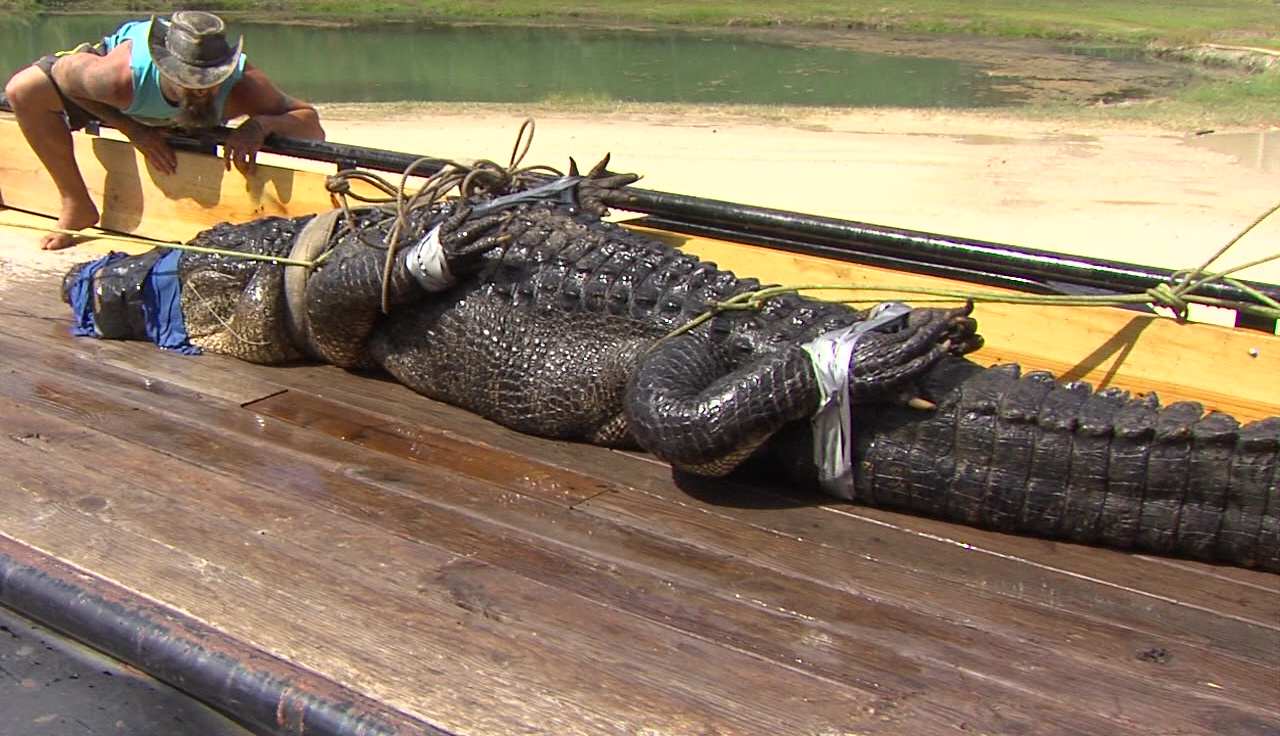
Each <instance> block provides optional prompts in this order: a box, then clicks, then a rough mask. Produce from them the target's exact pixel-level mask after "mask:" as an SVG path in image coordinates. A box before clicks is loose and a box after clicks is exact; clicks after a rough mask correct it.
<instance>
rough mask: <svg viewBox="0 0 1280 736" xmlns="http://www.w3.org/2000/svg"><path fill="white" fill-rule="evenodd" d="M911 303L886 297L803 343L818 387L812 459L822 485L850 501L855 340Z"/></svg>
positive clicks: (895, 317) (903, 311)
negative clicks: (856, 318) (861, 316)
mask: <svg viewBox="0 0 1280 736" xmlns="http://www.w3.org/2000/svg"><path fill="white" fill-rule="evenodd" d="M910 311H911V307H909V306H907V305H906V304H903V303H902V302H885V303H883V304H880V305H878V306H876V307H875V308H874V309H872V310H871V314H870V315H868V316H867V319H865V320H863V321H862V322H859V323H857V324H855V325H850V326H849V327H845V328H843V329H839V330H834V331H832V332H828V333H827V334H825V335H820V336H818V337H816V338H814V339H813V340H812V341H811V342H808V343H806V344H804V345H802V346H801V347H803V348H804V350H805V352H807V353H809V357H810V358H811V359H812V361H813V372H814V373H815V374H816V375H817V377H818V384H819V385H820V386H821V387H822V403H821V405H820V406H819V407H818V411H817V412H816V413H814V415H813V418H812V419H811V420H810V422H811V423H812V425H813V461H814V463H815V464H816V465H817V466H818V480H819V482H820V483H821V484H822V489H823V490H824V491H826V492H827V493H830V494H831V495H833V496H837V497H839V498H844V499H848V500H850V501H852V500H853V499H854V497H855V495H856V490H857V489H855V488H854V482H853V416H852V413H851V411H850V406H849V361H850V360H851V359H852V357H853V348H854V346H855V345H856V344H857V343H858V340H859V339H860V338H861V337H862V336H863V335H864V334H866V333H867V332H868V331H870V330H877V329H880V328H882V327H885V326H886V325H889V324H891V323H892V322H893V321H894V320H898V319H902V318H904V317H906V316H907V314H908V313H909V312H910Z"/></svg>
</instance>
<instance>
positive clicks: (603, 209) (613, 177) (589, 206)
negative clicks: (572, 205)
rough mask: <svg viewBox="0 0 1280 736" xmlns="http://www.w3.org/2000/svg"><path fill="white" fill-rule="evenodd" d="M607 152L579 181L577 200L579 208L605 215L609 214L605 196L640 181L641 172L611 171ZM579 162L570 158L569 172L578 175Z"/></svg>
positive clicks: (601, 215)
mask: <svg viewBox="0 0 1280 736" xmlns="http://www.w3.org/2000/svg"><path fill="white" fill-rule="evenodd" d="M610 155H611V154H608V153H606V154H605V155H604V158H602V159H600V162H599V163H597V164H596V165H595V166H592V167H591V170H590V171H588V172H587V175H586V176H585V177H583V179H582V181H580V182H578V186H577V200H578V207H579V209H582V210H585V211H587V212H590V213H592V214H594V215H597V216H600V217H603V216H604V215H606V214H608V212H609V206H608V205H607V204H605V202H604V198H605V197H606V196H608V194H609V193H610V192H612V191H613V190H615V189H622V188H623V187H626V186H630V185H631V184H634V183H636V182H637V181H640V175H639V174H617V173H614V172H612V171H609V156H610ZM577 171H578V162H577V161H574V160H573V159H572V158H570V159H569V173H570V175H571V176H576V175H577Z"/></svg>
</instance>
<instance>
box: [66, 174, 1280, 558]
mask: <svg viewBox="0 0 1280 736" xmlns="http://www.w3.org/2000/svg"><path fill="white" fill-rule="evenodd" d="M634 179H635V177H632V176H629V175H614V174H610V173H609V172H607V171H605V170H604V166H603V165H602V166H598V167H597V168H596V169H595V170H593V171H592V172H591V174H590V175H588V176H586V177H577V176H576V175H571V176H570V177H565V178H563V179H561V180H559V181H558V182H556V183H555V184H554V185H552V186H546V187H543V188H542V189H541V190H540V191H533V192H528V191H525V192H499V193H486V194H472V195H470V196H466V197H459V198H456V199H451V200H447V201H441V202H436V203H432V204H430V205H429V206H422V207H416V208H412V209H408V210H407V211H406V210H405V209H404V208H400V209H397V208H383V209H378V208H364V209H360V210H354V211H348V210H343V211H335V212H333V213H330V214H328V215H320V216H317V217H314V218H312V217H306V218H299V219H283V218H265V219H261V220H257V221H254V222H250V223H246V224H243V225H230V224H223V225H219V226H217V227H214V228H212V229H210V230H207V231H205V232H203V233H201V234H200V235H198V236H197V237H196V238H195V239H194V240H193V241H192V242H191V243H190V245H194V246H204V247H206V248H211V249H217V250H218V251H219V252H218V253H217V254H214V253H210V252H204V251H202V250H186V249H184V250H182V251H166V250H157V251H153V252H151V253H147V254H143V255H140V256H119V255H118V254H117V255H115V256H112V257H108V258H106V259H101V260H99V261H96V262H94V263H92V264H82V265H80V266H77V267H75V268H74V269H72V270H71V272H69V273H68V275H67V277H66V279H64V284H63V292H64V296H65V297H66V298H67V300H68V301H69V302H70V303H71V305H72V307H73V309H74V311H75V312H76V315H77V319H78V324H79V325H80V327H81V329H82V331H83V332H85V333H86V334H88V333H91V334H96V335H98V336H101V337H114V338H131V339H146V338H150V339H153V340H155V341H156V342H159V343H160V344H162V345H165V346H168V347H184V348H185V347H188V346H194V347H196V348H201V349H204V350H209V351H212V352H218V353H225V354H229V355H233V356H236V357H239V358H242V359H245V360H249V361H254V362H259V363H285V362H289V361H296V360H304V359H312V360H322V361H326V362H329V363H333V364H335V365H339V366H343V367H348V368H368V367H375V366H377V367H381V368H382V369H383V370H385V371H387V372H388V373H390V374H391V375H392V376H394V377H395V378H396V379H397V380H399V381H400V382H402V383H404V384H405V385H407V386H409V387H410V388H412V389H414V390H415V391H417V392H419V393H422V394H424V395H426V396H429V397H432V398H435V399H439V400H442V401H445V402H448V403H451V404H454V405H457V406H461V407H463V408H466V409H469V410H471V411H474V412H477V413H479V414H481V415H483V416H486V417H488V418H490V419H492V420H494V421H497V422H500V423H502V424H504V425H506V426H509V427H512V428H514V429H516V430H519V431H522V432H527V433H530V434H536V435H541V436H546V437H555V438H561V439H571V440H578V441H584V442H591V443H596V444H601V445H608V446H617V447H639V448H642V449H644V450H647V451H649V452H651V453H653V454H654V455H655V456H657V457H659V458H662V459H663V460H665V461H667V462H669V463H671V464H672V466H674V467H675V468H677V469H678V470H680V471H682V472H689V473H695V474H699V475H712V476H719V475H725V474H728V473H731V472H733V471H734V470H735V468H738V467H739V466H740V465H741V464H743V463H744V462H748V461H751V462H753V463H772V465H773V467H776V468H782V469H785V470H786V471H787V472H788V473H790V474H792V475H793V476H794V477H795V478H797V479H799V480H801V481H803V482H805V483H816V484H821V485H822V486H823V487H825V488H826V489H827V490H828V491H830V492H832V493H833V494H835V495H838V496H841V497H844V498H849V499H853V500H855V501H856V502H858V503H863V504H867V505H872V506H876V507H881V508H888V509H895V510H902V511H909V512H913V513H920V514H927V515H930V516H935V517H939V518H944V519H949V520H953V521H956V522H961V523H965V524H972V525H978V526H983V527H987V528H991V529H996V530H1001V531H1006V532H1010V533H1020V534H1030V535H1037V536H1043V537H1048V538H1056V539H1065V540H1071V541H1077V542H1083V543H1090V544H1099V545H1105V546H1110V547H1116V548H1120V549H1127V550H1136V551H1142V552H1148V553H1155V554H1162V555H1170V556H1177V557H1188V558H1193V559H1200V560H1205V561H1213V562H1223V563H1230V564H1235V565H1240V566H1244V567H1254V568H1259V569H1263V570H1268V571H1272V572H1280V496H1278V494H1277V486H1278V485H1280V418H1275V417H1272V418H1269V419H1265V420H1262V421H1257V422H1253V423H1251V424H1248V425H1245V426H1241V424H1240V423H1239V422H1237V421H1236V420H1235V419H1233V418H1231V417H1230V416H1227V415H1225V414H1220V413H1206V412H1205V411H1204V409H1203V408H1202V406H1201V405H1199V404H1196V403H1192V402H1180V403H1175V404H1172V405H1169V406H1163V407H1162V406H1161V405H1160V404H1159V403H1158V401H1157V399H1156V398H1155V397H1154V396H1146V397H1143V398H1134V397H1132V396H1130V395H1129V394H1128V393H1126V392H1123V391H1119V390H1115V389H1104V390H1099V391H1094V390H1092V389H1091V388H1090V387H1089V386H1088V385H1086V384H1082V383H1065V384H1062V383H1059V382H1057V381H1055V380H1054V378H1053V376H1051V375H1050V374H1048V373H1042V372H1031V373H1026V374H1023V373H1022V372H1021V371H1020V370H1019V369H1018V368H1017V366H997V367H994V368H985V367H982V366H979V365H978V364H976V363H974V362H972V361H971V360H969V359H967V358H965V357H964V356H965V354H967V353H969V352H971V351H972V350H974V349H975V348H976V347H978V346H979V345H980V342H981V341H980V339H979V338H978V336H977V332H976V323H975V321H974V320H973V319H972V317H970V315H969V309H968V308H958V309H910V308H907V307H906V306H905V305H898V304H890V305H882V306H881V307H878V308H876V309H874V310H865V311H859V310H856V309H853V308H851V307H848V306H845V305H841V304H835V303H829V302H824V301H818V300H814V299H809V298H806V297H803V296H799V295H796V294H793V293H784V294H780V295H777V296H772V297H769V298H768V299H766V300H764V301H763V302H762V303H761V304H760V305H759V308H758V309H752V310H724V311H713V307H714V306H715V305H719V304H723V303H724V302H726V301H728V300H730V299H733V298H734V297H736V296H741V295H744V294H747V293H749V292H753V291H756V290H758V289H759V288H760V284H759V283H758V282H757V281H755V280H751V279H742V278H738V277H736V276H734V275H733V274H731V273H728V272H726V271H722V270H719V269H717V268H716V267H715V266H714V265H713V264H710V263H706V262H700V261H698V260H697V259H695V258H694V257H692V256H689V255H687V254H684V253H682V252H680V251H679V250H676V249H674V248H671V247H669V246H667V245H664V244H662V243H659V242H657V241H654V240H652V239H650V238H648V237H646V236H644V235H643V234H640V233H638V232H636V231H633V230H629V229H626V228H623V227H621V226H619V225H616V224H613V223H610V222H607V221H605V220H602V219H601V216H602V215H603V214H604V207H603V205H602V204H601V196H602V194H604V193H606V192H608V191H610V190H613V189H616V188H618V187H623V186H626V185H627V184H629V183H631V182H632V181H634ZM498 195H501V196H498ZM388 243H394V247H389V246H388ZM227 251H231V252H232V254H228V253H226V252H227ZM321 252H325V255H324V257H323V258H322V259H321V260H320V261H319V265H318V266H316V267H315V268H313V269H307V268H305V267H302V266H285V265H281V264H280V263H279V262H278V261H272V260H269V259H262V258H253V259H250V258H245V257H240V256H237V255H235V254H237V253H238V254H245V255H248V256H255V257H274V258H279V259H284V258H286V257H288V256H290V255H293V256H294V257H297V256H298V255H299V254H303V255H304V256H305V257H307V258H314V257H315V256H317V255H318V254H320V253H321ZM174 262H176V268H174V267H172V266H170V267H168V268H169V271H170V273H176V282H165V281H163V280H162V279H161V277H160V274H161V272H162V271H163V270H164V269H165V268H166V265H165V264H170V263H174ZM165 283H168V286H167V287H166V286H165V285H164V284H165ZM166 290H167V291H168V292H170V293H171V297H172V298H171V302H172V304H171V307H173V306H175V305H176V304H178V303H180V307H181V309H180V314H181V319H180V320H178V321H177V322H173V321H170V322H165V320H164V314H165V313H169V314H170V315H171V316H172V314H173V313H176V312H178V311H179V310H177V309H174V308H170V309H168V310H165V309H164V303H165V298H164V294H165V293H166ZM179 294H180V296H179ZM157 305H159V306H157ZM709 312H710V313H711V314H710V316H709V318H708V313H709ZM158 315H159V316H158Z"/></svg>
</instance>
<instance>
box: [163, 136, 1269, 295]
mask: <svg viewBox="0 0 1280 736" xmlns="http://www.w3.org/2000/svg"><path fill="white" fill-rule="evenodd" d="M229 133H230V129H228V128H226V127H219V128H215V129H213V130H210V131H205V132H201V133H196V134H191V135H185V136H184V135H176V134H175V135H174V136H172V137H171V138H170V142H171V143H173V144H174V145H176V146H178V147H180V148H185V149H186V150H198V151H202V152H207V151H209V150H210V149H211V148H212V147H213V146H215V145H217V144H220V143H222V142H223V141H224V140H225V139H226V136H227V135H228V134H229ZM263 150H264V151H266V152H268V153H275V154H280V155H285V156H291V157H293V158H300V159H306V160H312V161H325V162H329V163H335V164H337V165H338V166H340V167H344V168H353V167H357V166H358V167H363V168H368V169H373V170H377V171H387V172H396V173H403V172H405V171H406V170H408V169H409V167H410V166H413V167H414V168H413V171H412V172H411V173H413V174H416V175H419V176H426V175H430V174H434V173H436V172H438V171H440V170H441V169H442V168H443V167H444V166H445V165H447V163H448V162H447V161H445V160H444V159H437V158H425V159H424V158H423V157H420V156H417V155H413V154H408V153H401V152H396V151H387V150H383V149H377V148H368V147H365V146H354V145H350V144H344V143H333V142H330V141H315V140H307V139H300V138H289V137H285V136H278V135H273V136H270V137H269V138H268V139H267V142H266V145H265V146H264V148H263ZM605 201H606V203H607V204H608V205H609V206H611V207H615V208H618V209H624V210H628V211H632V212H638V213H641V214H646V215H654V216H657V217H659V218H661V221H663V222H665V223H666V224H665V225H657V226H659V227H672V228H674V227H678V226H688V227H710V228H715V229H717V230H718V231H719V232H720V233H721V237H724V238H727V239H731V240H732V239H734V238H733V236H734V234H736V233H742V234H744V235H750V236H761V237H773V238H777V239H779V240H782V241H787V242H789V243H793V244H797V249H799V248H801V247H803V246H801V245H799V244H804V243H812V244H813V245H814V246H821V255H822V256H823V257H825V258H836V259H840V260H845V261H855V260H856V258H854V257H853V255H852V254H857V253H875V254H879V255H883V256H887V257H891V258H895V259H900V260H902V261H907V262H911V261H914V262H916V263H919V264H922V265H934V266H943V267H951V268H955V269H957V272H972V273H976V274H984V275H985V276H986V277H1005V278H1010V279H1028V278H1029V279H1036V280H1039V279H1043V280H1046V281H1052V282H1058V283H1064V284H1075V285H1079V286H1082V287H1085V288H1087V289H1096V290H1101V291H1106V292H1116V293H1128V292H1136V291H1142V290H1144V289H1148V288H1152V287H1154V286H1157V285H1159V284H1163V283H1171V282H1172V281H1173V279H1174V276H1175V272H1173V271H1170V270H1168V269H1161V268H1154V267H1150V266H1142V265H1137V264H1132V263H1125V262H1121V261H1111V260H1105V259H1098V258H1090V257H1084V256H1072V255H1065V254H1062V253H1056V252H1053V251H1046V250H1039V249H1035V248H1027V247H1022V246H1014V245H1007V244H1003V243H995V242H990V241H984V240H974V239H969V238H961V237H956V236H951V235H941V234H938V233H928V232H922V231H916V230H907V229H903V228H894V227H886V226H882V225H872V224H868V223H864V222H855V221H851V220H842V219H836V218H830V217H822V216H818V215H808V214H803V213H799V212H793V211H789V210H777V209H771V208H767V207H757V206H752V205H743V204H737V203H733V202H725V201H721V200H714V199H706V198H702V197H691V196H687V195H681V194H672V193H668V192H659V191H654V190H648V189H639V188H632V187H628V188H626V189H624V190H620V191H618V192H616V193H614V194H613V195H611V196H610V197H608V198H607V199H606V200H605ZM817 251H818V249H817V248H816V247H815V249H814V254H815V255H817V254H818V252H817ZM1243 283H1245V285H1246V286H1248V287H1250V288H1252V289H1255V290H1256V291H1257V292H1259V293H1261V294H1264V295H1266V296H1267V297H1269V298H1271V299H1277V300H1280V285H1276V284H1266V283H1261V282H1253V281H1246V282H1243ZM1195 293H1196V294H1199V295H1202V296H1208V297H1213V298H1218V299H1224V300H1230V301H1239V302H1244V303H1250V304H1259V303H1262V302H1261V301H1260V300H1259V299H1257V298H1256V297H1255V296H1254V295H1253V294H1250V293H1249V292H1248V291H1245V290H1242V289H1238V288H1236V287H1234V286H1232V285H1230V284H1224V283H1210V284H1204V285H1201V286H1199V287H1198V288H1197V289H1196V291H1195Z"/></svg>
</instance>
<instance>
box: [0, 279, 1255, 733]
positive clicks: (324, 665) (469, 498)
mask: <svg viewBox="0 0 1280 736" xmlns="http://www.w3.org/2000/svg"><path fill="white" fill-rule="evenodd" d="M58 276H59V275H58V274H56V273H47V274H31V275H21V274H18V275H12V276H10V277H9V278H8V279H7V281H6V284H5V286H4V289H3V290H0V314H2V315H3V317H2V318H0V424H2V425H3V426H4V428H5V432H4V439H5V440H6V441H4V442H0V463H3V466H4V467H5V468H6V471H5V474H4V477H3V480H0V494H2V496H3V499H4V503H3V504H0V532H2V534H0V542H3V544H4V545H6V546H5V547H3V548H0V549H11V550H12V549H23V550H28V551H29V552H30V554H31V555H32V556H34V557H36V558H39V559H46V560H48V561H49V564H51V565H67V566H70V569H72V570H75V571H79V574H80V575H81V576H82V577H83V579H84V580H85V581H87V582H92V583H94V584H98V585H107V586H110V587H112V588H113V589H116V590H119V591H121V594H122V595H126V596H131V597H136V598H137V600H139V601H144V602H148V603H149V604H150V605H153V606H157V607H159V608H160V609H161V610H172V611H173V612H174V613H175V614H181V615H184V616H189V617H190V618H191V619H194V620H195V621H197V622H200V623H203V624H205V625H207V626H208V627H210V628H211V629H212V630H214V631H216V632H219V633H220V635H222V636H225V637H226V638H227V639H228V640H231V641H235V642H240V643H241V644H242V645H243V646H244V647H246V648H251V649H252V650H255V651H260V652H261V653H263V654H264V655H267V656H269V657H271V658H274V659H275V660H276V661H278V662H280V663H281V665H282V666H283V667H285V668H286V669H289V668H294V669H296V671H297V672H298V673H299V677H304V676H305V677H310V678H313V679H318V680H321V681H325V682H329V683H332V684H333V686H334V691H335V692H339V693H346V694H348V695H350V697H351V698H354V699H367V700H368V701H369V702H372V703H376V704H380V707H382V708H385V709H386V711H387V712H388V713H390V714H391V715H390V717H389V718H390V722H392V723H393V725H394V729H395V730H396V731H398V732H400V733H426V732H431V731H432V730H433V729H439V730H443V731H448V732H454V733H464V734H511V733H555V734H601V733H627V734H639V733H647V734H711V733H720V734H728V733H742V734H757V733H758V734H834V733H858V734H861V733H868V734H948V733H985V734H1026V733H1036V734H1094V733H1096V734H1174V733H1176V734H1252V733H1257V734H1264V733H1266V734H1271V733H1276V732H1277V729H1280V702H1278V700H1280V680H1278V678H1280V675H1278V674H1277V673H1280V592H1278V591H1277V587H1278V585H1280V580H1278V578H1277V576H1275V575H1268V574H1261V573H1257V574H1255V573H1251V572H1247V571H1243V570H1236V569H1230V568H1215V567H1210V566H1205V565H1198V564H1189V563H1182V562H1173V561H1168V560H1160V559H1151V558H1143V557H1137V556H1131V555H1126V554H1122V553H1118V552H1112V551H1106V550H1098V549H1091V548H1086V547H1080V546H1073V545H1065V544H1054V543H1050V542H1045V541H1039V540H1031V539H1023V538H1017V537H1009V536H1004V535H1000V534H994V533H986V532H981V531H974V530H970V529H965V528H961V527H956V526H951V525H947V524H943V523H938V522H933V521H929V520H924V519H917V518H909V517H903V516H899V515H895V514H890V513H884V512H877V511H872V510H867V509H863V508H858V507H854V506H849V505H845V504H841V503H834V502H830V501H829V500H828V499H825V498H823V497H819V496H815V495H811V494H807V493H799V492H794V491H793V490H792V489H789V488H785V487H749V486H745V485H735V484H732V483H719V482H702V483H697V484H690V483H684V482H677V481H676V479H673V476H672V473H671V471H670V470H669V468H667V467H666V466H664V465H662V464H660V463H657V462H655V461H653V460H652V459H651V458H648V457H646V456H643V455H640V454H629V453H620V452H612V451H607V450H602V449H599V448H593V447H583V446H578V445H571V444H566V443H559V442H551V441H544V440H538V439H534V438H529V437H525V436H521V435H518V434H514V433H512V432H509V431H506V430H504V429H502V428H499V427H497V426H495V425H493V424H490V423H488V422H486V421H484V420H481V419H478V418H476V417H475V416H472V415H470V414H467V413H465V412H462V411H459V410H456V409H453V408H450V407H447V406H443V405H440V404H438V403H435V402H432V401H429V400H427V399H425V398H422V397H420V396H417V395H415V394H413V393H411V392H410V391H408V390H407V389H405V388H403V387H401V386H399V385H397V384H395V383H392V382H389V381H386V380H382V379H380V378H378V377H373V376H360V375H354V374H350V373H347V372H344V371H342V370H338V369H335V368H332V367H323V366H302V367H287V368H269V367H262V366H255V365H249V364H245V363H241V362H238V361H235V360H233V359H229V358H224V357H219V356H200V357H184V356H180V355H174V354H169V353H165V352H162V351H159V350H157V349H155V348H154V347H153V346H151V345H149V344H143V343H124V342H112V341H102V340H94V339H88V338H74V337H71V336H70V335H69V332H68V326H69V322H70V320H69V312H68V310H67V308H66V307H65V305H62V304H61V303H60V302H59V300H58V298H57V284H58ZM3 588H4V581H3V578H0V590H3ZM282 723H283V721H282Z"/></svg>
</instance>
